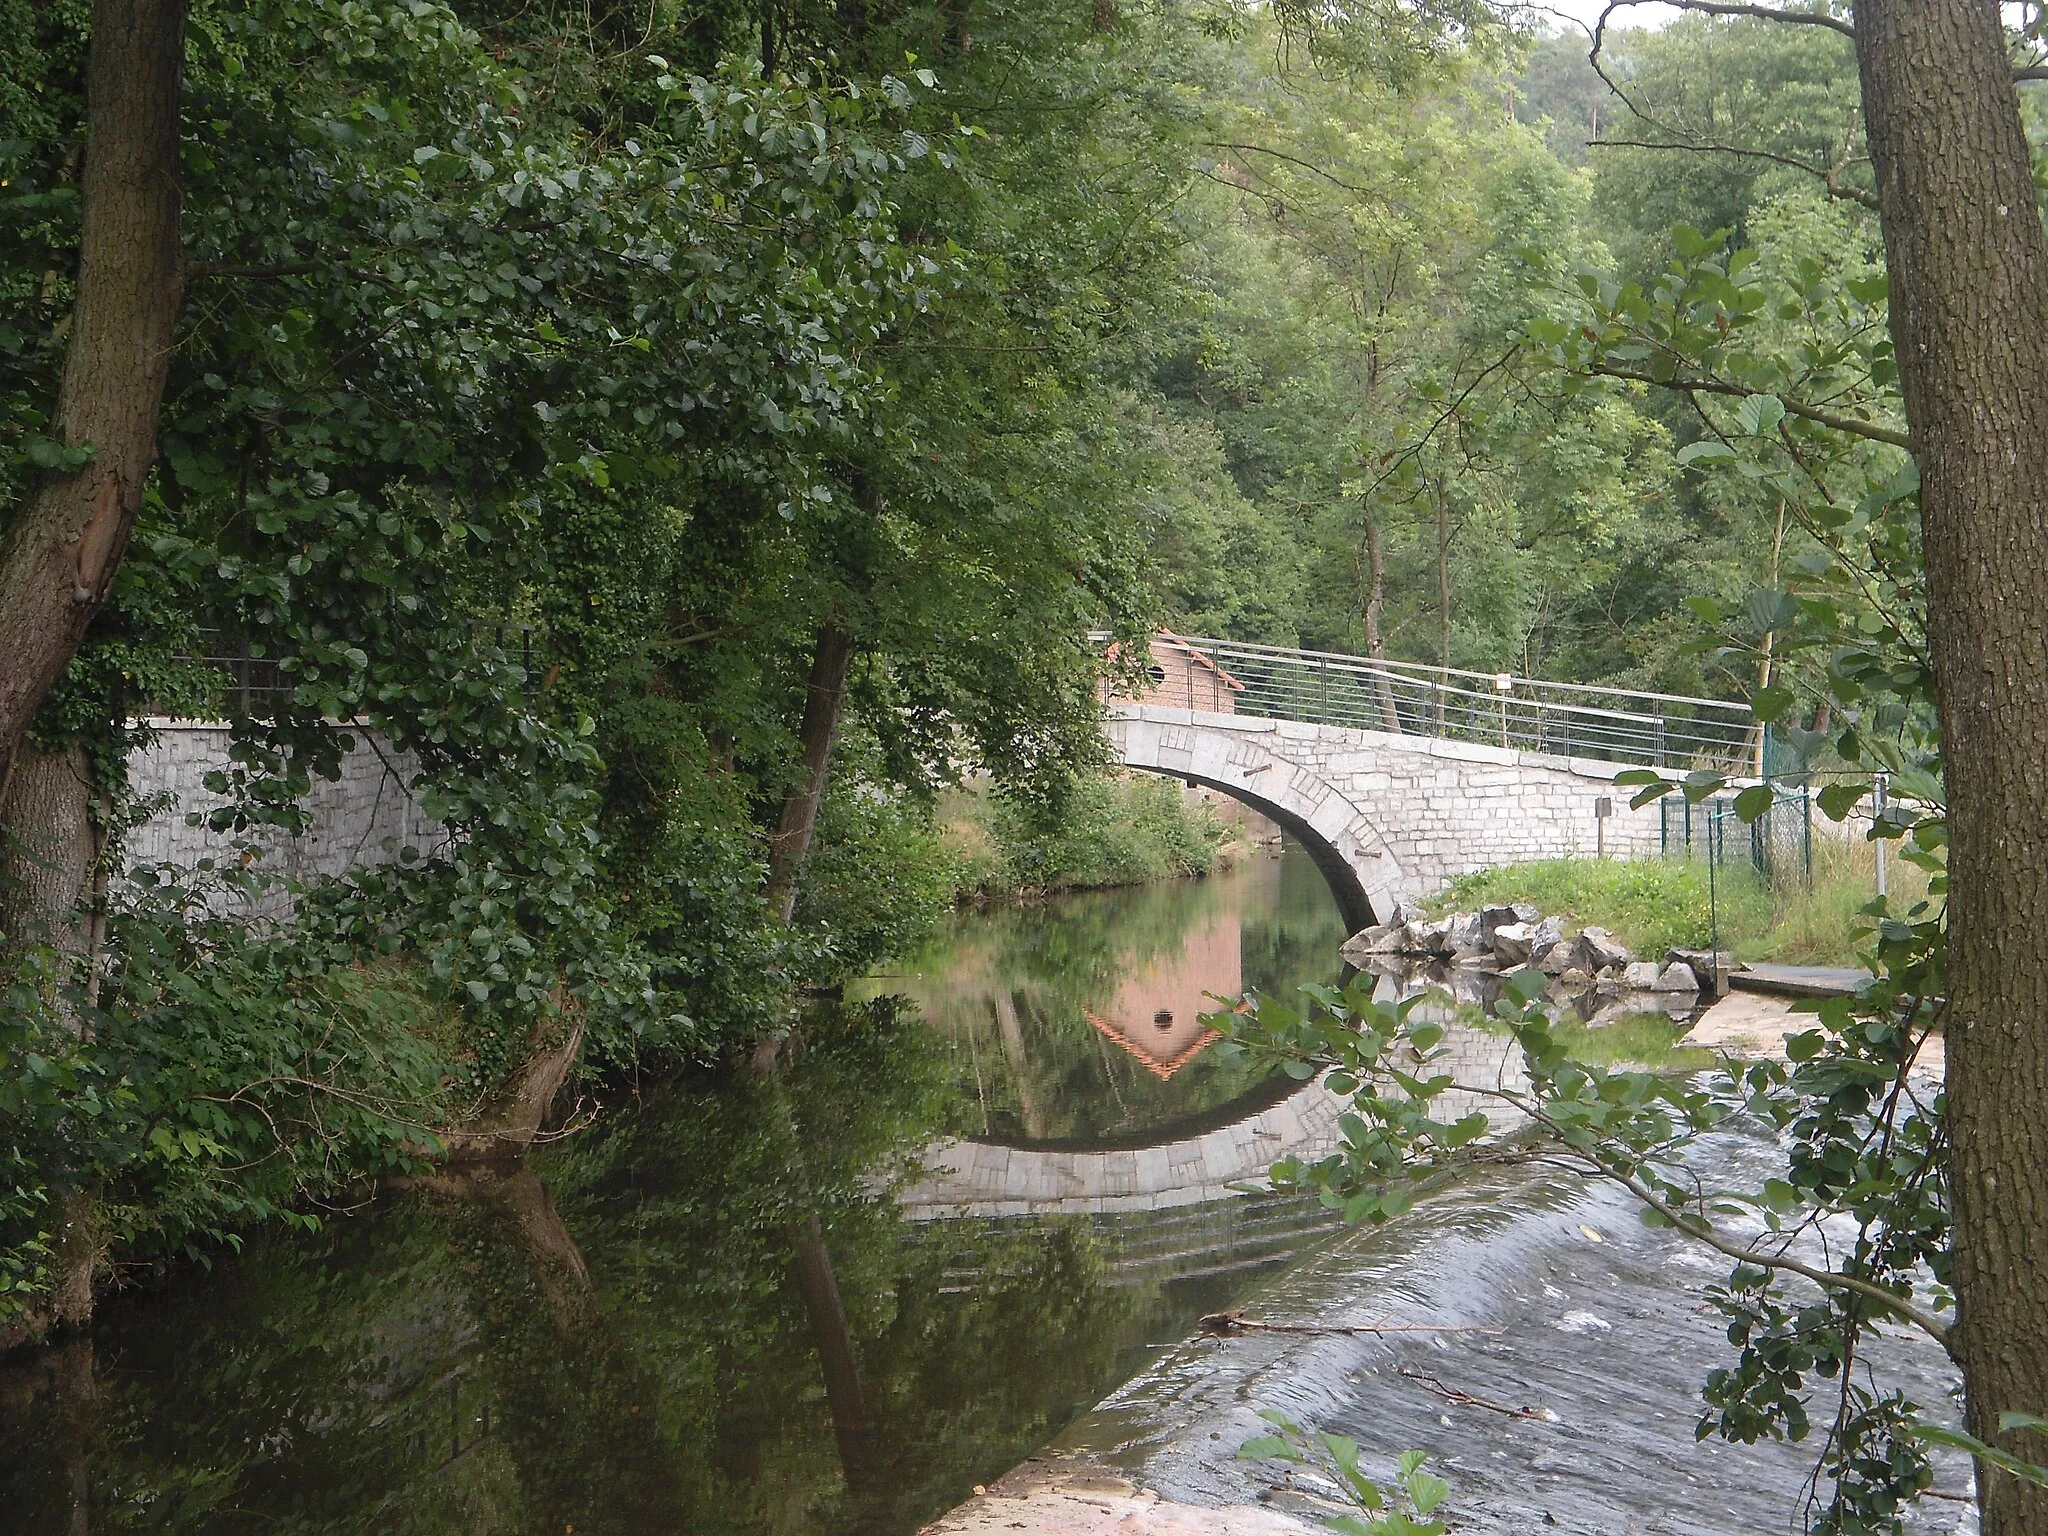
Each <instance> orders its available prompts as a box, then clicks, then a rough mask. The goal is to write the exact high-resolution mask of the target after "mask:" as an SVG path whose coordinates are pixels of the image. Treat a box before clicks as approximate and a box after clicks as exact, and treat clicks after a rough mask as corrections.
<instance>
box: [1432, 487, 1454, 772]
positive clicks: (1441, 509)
mask: <svg viewBox="0 0 2048 1536" xmlns="http://www.w3.org/2000/svg"><path fill="white" fill-rule="evenodd" d="M1432 490H1433V493H1434V500H1435V502H1436V616H1437V637H1436V664H1437V665H1438V666H1439V667H1442V668H1443V669H1444V671H1445V672H1449V671H1450V668H1451V498H1450V490H1449V488H1448V487H1447V486H1446V485H1445V484H1444V482H1443V477H1442V476H1441V475H1439V476H1438V477H1437V479H1436V480H1435V482H1434V483H1433V486H1432ZM1450 681H1451V680H1450V678H1448V677H1445V678H1444V679H1443V682H1444V685H1445V686H1446V687H1448V686H1449V684H1450ZM1448 698H1449V695H1447V694H1445V693H1444V692H1443V691H1442V689H1439V690H1438V692H1437V696H1436V700H1437V703H1436V730H1437V734H1438V735H1439V736H1441V735H1443V734H1444V733H1445V731H1446V730H1447V729H1448V728H1449V720H1448V718H1447V711H1446V708H1445V704H1446V701H1447V699H1448Z"/></svg>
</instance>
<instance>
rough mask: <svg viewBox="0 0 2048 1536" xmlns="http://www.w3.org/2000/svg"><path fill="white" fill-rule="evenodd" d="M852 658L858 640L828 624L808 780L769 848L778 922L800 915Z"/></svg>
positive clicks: (815, 692) (815, 689)
mask: <svg viewBox="0 0 2048 1536" xmlns="http://www.w3.org/2000/svg"><path fill="white" fill-rule="evenodd" d="M852 659H853V640H852V637H851V636H849V635H848V634H847V633H846V632H845V631H844V630H842V629H841V628H840V627H839V626H838V625H836V624H834V623H832V622H830V621H829V620H828V621H827V622H826V623H825V624H824V625H823V626H822V627H821V628H820V629H819V630H818V640H817V644H816V645H815V646H814V647H813V648H812V651H811V675H810V680H809V682H808V683H807V684H806V685H805V688H804V719H803V725H802V726H801V727H800V729H799V735H800V736H801V738H802V741H803V753H804V766H803V777H802V779H801V780H800V781H799V782H798V784H797V787H796V788H795V789H794V790H792V791H791V792H790V794H789V797H788V798H787V799H785V800H784V801H783V802H782V817H781V819H780V820H779V821H778V822H777V823H776V827H775V835H774V837H773V838H772V839H770V841H769V844H768V902H769V905H770V906H771V907H773V908H774V910H775V915H776V917H777V918H778V919H779V920H780V921H782V922H785V923H787V922H789V921H791V920H792V919H793V918H794V917H795V916H796V879H797V874H798V872H799V871H800V870H801V869H802V868H803V863H804V858H805V856H806V855H808V854H809V853H810V851H811V834H812V832H814V831H815V830H816V829H817V825H818V804H819V802H820V801H821V800H823V799H824V798H825V780H826V778H827V776H828V775H829V774H830V773H831V770H832V744H833V742H834V741H835V740H836V739H837V738H838V735H839V710H840V706H841V705H842V704H844V703H845V701H846V668H847V664H848V663H849V662H850V661H852Z"/></svg>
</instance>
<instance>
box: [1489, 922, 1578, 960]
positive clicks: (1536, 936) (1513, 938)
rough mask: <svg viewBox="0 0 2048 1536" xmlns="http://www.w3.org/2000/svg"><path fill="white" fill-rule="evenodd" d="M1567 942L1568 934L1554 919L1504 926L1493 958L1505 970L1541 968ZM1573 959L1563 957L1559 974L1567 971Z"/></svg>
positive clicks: (1496, 938)
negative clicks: (1565, 939) (1524, 966)
mask: <svg viewBox="0 0 2048 1536" xmlns="http://www.w3.org/2000/svg"><path fill="white" fill-rule="evenodd" d="M1563 939H1564V930H1563V929H1562V928H1561V927H1559V926H1558V922H1557V919H1556V918H1554V917H1546V918H1544V919H1543V920H1542V921H1540V922H1516V923H1503V924H1501V925H1500V927H1498V928H1496V929H1494V931H1493V958H1494V959H1495V960H1496V961H1497V962H1498V963H1499V964H1500V965H1502V966H1503V967H1506V966H1516V965H1536V964H1540V963H1541V961H1542V960H1543V959H1544V957H1545V956H1547V955H1548V954H1549V953H1550V952H1551V951H1552V950H1553V949H1555V948H1557V946H1558V944H1559V943H1560V942H1562V941H1563ZM1569 958H1570V957H1569V956H1568V955H1567V956H1561V957H1560V963H1559V965H1558V967H1557V968H1558V970H1560V971H1561V970H1563V969H1564V964H1563V961H1565V960H1568V959H1569Z"/></svg>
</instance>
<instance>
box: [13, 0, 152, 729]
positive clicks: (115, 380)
mask: <svg viewBox="0 0 2048 1536" xmlns="http://www.w3.org/2000/svg"><path fill="white" fill-rule="evenodd" d="M184 59H185V5H184V0H94V4H93V9H92V44H91V54H90V56H89V58H88V60H87V63H86V146H85V176H84V184H83V189H82V190H83V214H82V226H81V239H80V243H79V258H78V287H77V299H76V302H75V304H74V305H73V308H72V314H71V330H70V338H69V341H68V344H67V345H66V348H65V353H64V373H63V377H62V378H61V380H60V381H59V384H58V387H57V404H56V409H55V411H54V412H53V414H52V426H51V435H52V436H54V437H55V438H57V439H58V440H59V441H60V442H62V443H64V444H65V445H66V446H68V447H74V448H75V447H82V446H84V445H86V444H91V445H92V448H93V456H92V459H91V461H90V462H88V463H87V464H86V465H85V466H84V467H83V468H81V469H79V470H76V471H74V472H72V473H69V474H61V473H50V474H46V475H44V476H43V477H42V478H41V479H40V480H39V481H38V482H37V483H36V485H35V487H34V489H33V490H31V491H30V493H29V495H28V498H27V500H26V501H25V502H24V503H23V504H22V505H21V506H20V507H18V508H16V509H15V511H14V515H13V517H12V518H11V519H10V521H9V523H8V525H7V534H6V537H5V539H4V540H0V768H4V766H5V764H6V762H7V760H8V759H9V758H11V757H12V756H13V754H14V752H15V751H16V750H17V749H18V748H19V747H20V746H21V742H22V737H23V733H24V732H26V731H27V729H28V723H29V720H30V718H31V717H32V716H33V715H34V714H35V712H36V707H37V706H38V705H39V704H41V703H42V700H43V695H44V694H45V693H47V692H48V691H49V688H50V685H51V684H52V683H54V682H55V681H56V680H57V676H58V674H59V673H60V672H62V671H63V670H64V664H65V663H66V662H67V661H69V660H70V659H71V655H72V653H73V652H74V651H76V650H77V649H78V643H79V641H80V640H81V639H83V638H84V635H85V630H86V626H87V625H88V624H90V623H91V622H92V618H93V615H94V614H96V613H97V612H99V608H100V604H101V603H103V602H104V601H105V600H106V596H107V591H108V589H109V588H110V587H111V586H112V585H113V580H114V573H115V572H116V571H118V570H119V569H120V566H121V556H122V553H123V552H124V551H125V550H126V549H127V547H128V535H129V533H130V531H131V530H132V529H133V528H134V526H135V514H136V511H137V509H138V508H139V507H140V506H141V505H142V487H143V482H144V480H145V479H146V478H147V477H148V475H149V467H150V464H151V463H152V462H153V461H154V460H155V458H156V429H157V415H158V412H159V411H160V409H161V408H162V405H163V392H164V380H165V377H166V376H167V374H168V372H169V369H170V361H171V339H172V334H173V331H174V330H175V328H176V325H177V319H178V306H179V302H180V299H181V296H182V292H183V271H182V256H181V252H180V248H179V236H178V219H179V189H178V94H179V87H180V83H181V79H182V76H183V69H184Z"/></svg>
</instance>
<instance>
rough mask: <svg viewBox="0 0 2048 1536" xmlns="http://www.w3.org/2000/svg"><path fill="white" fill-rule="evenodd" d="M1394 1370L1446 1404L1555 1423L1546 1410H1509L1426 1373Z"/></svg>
mask: <svg viewBox="0 0 2048 1536" xmlns="http://www.w3.org/2000/svg"><path fill="white" fill-rule="evenodd" d="M1395 1369H1396V1370H1398V1371H1399V1372H1400V1373H1401V1374H1402V1375H1403V1376H1405V1377H1406V1378H1407V1379H1408V1380H1410V1381H1412V1382H1414V1383H1415V1384H1416V1385H1417V1386H1420V1387H1422V1388H1424V1389H1425V1390H1426V1391H1430V1392H1434V1393H1435V1394H1436V1395H1437V1396H1438V1397H1440V1398H1442V1399H1443V1400H1444V1401H1445V1402H1447V1403H1456V1404H1457V1405H1458V1406H1459V1407H1460V1408H1484V1409H1486V1410H1487V1411H1488V1412H1489V1413H1504V1414H1506V1415H1507V1416H1508V1417H1509V1418H1511V1419H1536V1420H1539V1421H1540V1422H1542V1423H1546V1424H1555V1423H1556V1422H1557V1415H1556V1414H1554V1413H1552V1412H1551V1411H1550V1410H1549V1409H1548V1408H1527V1407H1524V1408H1510V1407H1509V1406H1508V1405H1507V1404H1506V1403H1494V1402H1488V1401H1487V1400H1486V1399H1485V1398H1483V1397H1474V1396H1473V1395H1472V1394H1471V1393H1470V1392H1465V1391H1462V1390H1460V1389H1459V1388H1457V1387H1447V1386H1445V1385H1444V1384H1443V1383H1442V1382H1440V1381H1438V1380H1437V1379H1436V1378H1435V1377H1434V1376H1431V1375H1429V1374H1428V1373H1427V1372H1424V1371H1418V1370H1414V1369H1412V1368H1410V1367H1408V1366H1405V1365H1402V1366H1396V1367H1395Z"/></svg>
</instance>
